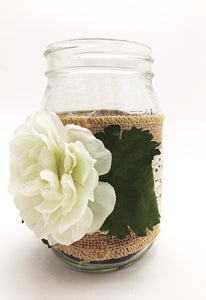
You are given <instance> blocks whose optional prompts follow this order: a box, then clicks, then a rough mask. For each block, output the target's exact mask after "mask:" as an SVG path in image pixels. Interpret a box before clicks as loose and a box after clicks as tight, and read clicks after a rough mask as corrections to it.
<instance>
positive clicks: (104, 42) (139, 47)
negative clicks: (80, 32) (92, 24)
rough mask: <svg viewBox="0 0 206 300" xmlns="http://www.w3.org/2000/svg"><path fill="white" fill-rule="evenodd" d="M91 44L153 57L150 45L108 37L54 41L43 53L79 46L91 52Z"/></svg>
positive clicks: (148, 57)
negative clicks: (87, 48) (88, 48)
mask: <svg viewBox="0 0 206 300" xmlns="http://www.w3.org/2000/svg"><path fill="white" fill-rule="evenodd" d="M92 46H93V47H96V46H98V47H100V48H99V50H100V51H99V52H101V51H105V48H106V49H107V51H109V52H110V51H111V52H112V51H113V50H115V49H116V50H118V51H121V53H122V54H124V52H126V53H127V54H128V52H129V53H130V54H132V55H134V56H135V55H137V56H139V57H142V59H146V60H148V61H151V62H153V59H152V57H151V51H152V49H151V47H150V46H148V45H146V44H143V43H139V42H134V41H129V40H124V39H110V38H80V39H68V40H63V41H59V42H55V43H52V44H50V45H48V46H47V48H46V50H45V52H44V54H43V55H44V56H45V57H46V56H47V55H48V54H50V53H53V52H56V51H59V50H66V49H74V48H80V47H82V48H83V47H91V48H90V50H91V52H92ZM101 46H102V47H101ZM95 51H96V49H95Z"/></svg>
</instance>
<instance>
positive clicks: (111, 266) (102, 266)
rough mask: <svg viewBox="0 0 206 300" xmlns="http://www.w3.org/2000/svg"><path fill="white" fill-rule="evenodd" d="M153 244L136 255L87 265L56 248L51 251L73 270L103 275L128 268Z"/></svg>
mask: <svg viewBox="0 0 206 300" xmlns="http://www.w3.org/2000/svg"><path fill="white" fill-rule="evenodd" d="M153 243H154V241H153V242H152V243H150V244H149V245H147V246H146V247H144V248H143V249H141V250H139V251H137V252H136V253H134V254H129V255H128V256H125V257H122V258H118V259H110V260H105V261H92V262H89V263H85V262H83V261H80V260H79V259H77V258H75V257H72V256H71V255H68V254H66V253H64V252H63V251H61V250H60V249H58V248H56V247H52V251H53V253H54V254H55V255H56V256H57V257H58V258H59V259H60V260H61V261H62V262H63V263H64V264H65V265H67V266H68V267H70V268H71V269H73V270H76V271H83V272H92V273H98V272H99V273H103V272H112V271H117V270H121V269H124V268H128V267H129V266H131V265H133V264H134V263H135V262H136V261H137V260H139V259H140V258H141V257H142V256H143V255H145V254H146V253H147V251H148V250H149V249H150V248H151V247H152V245H153Z"/></svg>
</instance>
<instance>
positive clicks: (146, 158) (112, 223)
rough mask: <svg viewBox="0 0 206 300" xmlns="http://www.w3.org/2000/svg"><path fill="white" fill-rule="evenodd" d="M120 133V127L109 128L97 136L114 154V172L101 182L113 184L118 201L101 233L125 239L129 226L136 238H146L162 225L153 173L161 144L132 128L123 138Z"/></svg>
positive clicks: (112, 170)
mask: <svg viewBox="0 0 206 300" xmlns="http://www.w3.org/2000/svg"><path fill="white" fill-rule="evenodd" d="M120 131H121V129H120V126H119V125H110V126H108V127H106V128H105V130H104V133H103V132H98V133H96V134H95V136H96V137H97V138H98V139H100V140H101V141H102V142H103V143H104V145H105V147H106V148H107V149H109V150H110V151H111V153H112V166H111V169H110V171H109V173H107V174H105V175H102V176H100V179H99V180H100V181H104V182H108V183H110V184H111V185H112V186H113V187H114V189H115V192H116V197H117V199H116V205H115V208H114V210H113V212H112V213H111V215H110V216H109V217H108V218H107V219H106V220H105V222H104V224H103V225H102V227H101V230H108V234H110V235H116V236H117V237H118V238H120V239H122V238H124V237H125V236H126V235H128V234H129V229H128V226H130V228H131V229H132V230H133V231H134V232H135V234H136V236H145V235H146V234H147V233H146V229H147V228H149V229H150V230H153V226H154V225H156V224H158V223H159V222H160V214H159V211H158V207H157V201H156V196H155V191H154V178H153V171H152V160H153V158H154V156H155V155H159V154H160V151H159V150H158V149H156V147H158V146H159V145H160V143H157V142H155V141H152V139H153V136H152V134H151V133H150V131H149V130H145V131H143V130H142V128H140V129H137V128H136V127H132V128H131V129H130V130H125V131H123V132H122V136H121V137H120Z"/></svg>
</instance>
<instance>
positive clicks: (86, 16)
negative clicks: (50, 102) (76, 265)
mask: <svg viewBox="0 0 206 300" xmlns="http://www.w3.org/2000/svg"><path fill="white" fill-rule="evenodd" d="M0 22H1V24H0V101H1V109H0V113H1V116H0V122H1V125H0V129H1V148H0V151H1V155H0V157H1V161H0V166H1V172H0V177H1V178H0V187H1V202H0V203H1V206H0V243H1V248H0V249H1V254H0V260H1V261H0V285H1V288H0V291H1V294H2V296H1V299H4V300H7V299H9V300H10V299H12V300H13V299H15V300H24V299H25V300H40V299H42V300H45V299H46V300H47V299H48V300H56V299H60V300H61V299H71V300H78V299H90V300H93V299H95V300H96V299H108V300H109V299H129V300H130V299H141V300H147V299H148V300H149V299H153V300H156V299H158V300H161V299H162V300H163V299H164V300H170V299H172V300H174V299H175V300H179V299H181V300H182V299H183V300H184V299H187V300H190V299H191V300H193V299H194V300H200V299H201V300H203V299H206V282H205V280H206V279H205V278H206V204H205V203H206V121H205V119H206V115H205V110H206V104H205V101H206V1H204V0H202V1H201V0H195V1H191V0H185V1H184V0H179V1H178V0H176V1H175V0H173V1H169V0H153V1H152V0H150V1H149V0H144V1H143V0H141V1H138V0H134V1H133V0H125V1H122V0H102V1H98V0H96V1H95V0H76V1H72V0H67V1H66V0H65V1H63V0H58V1H56V0H50V1H49V0H44V1H43V0H42V1H31V0H13V1H12V0H7V1H3V0H2V1H1V4H0ZM83 37H104V38H119V39H128V40H133V41H137V42H142V43H146V44H148V45H150V46H151V47H152V49H153V57H154V58H155V64H154V65H153V71H154V73H155V75H156V76H155V78H154V86H155V89H156V92H157V94H158V96H159V99H160V101H161V103H162V109H163V112H164V113H165V116H166V120H165V126H164V152H165V153H164V154H165V155H164V193H163V211H162V231H161V234H160V236H159V237H158V238H157V241H156V243H155V245H154V247H153V248H152V249H151V250H150V251H149V253H148V254H147V255H146V256H145V257H144V258H142V259H141V260H140V261H139V262H137V264H135V265H134V266H132V267H130V268H128V269H126V270H123V271H119V272H115V273H110V274H99V275H94V274H85V273H78V272H75V271H72V270H70V269H68V268H67V267H65V266H64V265H63V264H62V263H61V262H59V261H58V260H57V259H56V257H55V256H54V255H53V254H52V253H51V252H50V251H49V250H48V249H47V248H46V246H44V245H43V244H42V243H41V242H40V241H38V240H37V239H36V238H35V237H34V235H33V233H32V232H31V231H29V229H27V228H26V226H25V225H22V224H21V222H20V218H19V216H18V211H17V210H16V208H15V206H14V203H13V200H12V197H11V196H10V195H8V193H7V185H8V180H9V179H8V178H9V171H8V144H9V141H10V140H11V136H12V133H13V131H14V129H15V128H16V127H17V126H19V125H20V124H22V123H23V122H24V120H25V118H26V117H27V116H28V115H29V114H32V113H33V112H35V111H37V110H39V108H40V102H41V99H42V95H43V92H44V89H45V87H46V78H45V77H44V71H45V69H46V65H45V59H44V58H43V56H42V53H43V51H44V50H45V48H46V46H47V45H48V44H50V43H53V42H56V41H60V40H64V39H70V38H83Z"/></svg>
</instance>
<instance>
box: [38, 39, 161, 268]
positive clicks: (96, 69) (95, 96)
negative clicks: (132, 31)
mask: <svg viewBox="0 0 206 300" xmlns="http://www.w3.org/2000/svg"><path fill="white" fill-rule="evenodd" d="M44 55H45V57H46V59H47V66H48V70H47V72H46V76H47V77H48V86H47V89H46V91H45V94H44V98H43V104H42V105H43V109H44V110H47V111H53V112H56V113H57V114H58V116H59V117H60V119H61V121H62V122H63V124H64V125H66V124H75V125H80V126H82V127H86V128H88V129H89V130H91V131H92V133H93V134H96V133H97V132H103V131H104V129H105V128H106V127H107V126H109V125H119V126H120V128H121V133H122V131H123V130H131V128H132V127H136V128H138V129H140V128H141V130H144V131H145V132H146V130H147V132H148V130H149V132H150V133H151V134H152V138H153V140H154V141H156V142H157V143H158V149H159V151H160V153H159V155H156V156H154V158H153V159H152V162H151V166H152V173H153V182H152V183H151V184H152V187H153V190H154V195H155V201H156V204H157V207H158V210H159V212H160V209H161V185H162V155H161V149H162V144H161V142H162V124H163V119H164V116H163V115H162V113H161V110H160V108H159V104H158V100H157V98H156V96H155V93H154V90H153V87H152V77H153V74H152V73H151V64H152V62H153V60H152V58H151V49H150V47H148V46H146V45H143V44H139V43H136V42H130V41H123V40H111V39H79V40H68V41H62V42H57V43H54V44H52V45H50V46H48V47H47V49H46V51H45V53H44ZM133 150H134V151H135V149H133ZM147 184H149V183H148V182H146V185H147ZM140 189H141V187H140ZM128 197H130V196H129V195H128ZM128 201H129V198H128ZM145 201H147V199H146V198H145ZM132 210H133V209H132V208H130V212H129V213H130V214H131V216H132V214H133V211H132ZM145 214H147V211H146V212H145ZM141 217H143V218H144V216H140V218H141ZM131 218H132V217H131ZM156 223H157V224H155V225H154V226H148V227H147V228H146V233H145V234H140V235H139V236H138V234H137V233H135V232H134V231H133V228H132V226H130V224H128V230H129V231H128V232H129V234H128V235H127V236H125V237H124V238H122V237H118V236H116V235H114V234H113V235H111V234H108V232H106V233H105V232H101V231H98V232H95V233H92V234H86V235H85V236H84V237H83V238H82V239H81V240H79V241H77V242H75V243H73V244H71V245H69V246H66V245H60V244H56V245H54V246H52V250H53V252H54V253H55V254H56V255H57V256H58V257H59V258H60V259H61V260H62V261H63V262H64V263H66V264H67V265H69V266H70V267H72V268H75V269H77V270H83V271H91V272H98V271H112V270H116V269H120V268H124V267H126V266H129V265H131V264H133V263H134V262H135V261H137V259H139V258H140V257H141V256H142V255H144V254H145V253H146V252H147V250H148V249H149V248H150V247H151V245H152V244H153V242H154V240H155V238H156V236H157V235H158V233H159V221H157V222H156Z"/></svg>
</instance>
